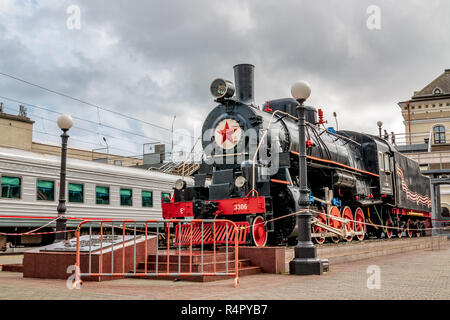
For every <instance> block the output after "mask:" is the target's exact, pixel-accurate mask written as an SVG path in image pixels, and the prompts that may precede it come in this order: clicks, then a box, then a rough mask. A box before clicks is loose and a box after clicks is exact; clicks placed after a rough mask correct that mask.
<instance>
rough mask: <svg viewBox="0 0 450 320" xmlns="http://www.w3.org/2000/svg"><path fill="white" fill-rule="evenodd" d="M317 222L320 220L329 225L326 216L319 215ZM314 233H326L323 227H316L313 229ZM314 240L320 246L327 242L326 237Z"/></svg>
mask: <svg viewBox="0 0 450 320" xmlns="http://www.w3.org/2000/svg"><path fill="white" fill-rule="evenodd" d="M317 220H319V221H320V222H322V223H323V224H327V218H326V217H325V215H324V214H319V215H318V216H317ZM313 232H314V233H322V232H325V230H324V229H323V228H322V227H319V226H314V227H313ZM314 240H315V241H316V242H317V243H318V244H322V243H324V242H325V237H314Z"/></svg>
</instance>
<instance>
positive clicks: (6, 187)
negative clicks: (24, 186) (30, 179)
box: [1, 176, 21, 199]
mask: <svg viewBox="0 0 450 320" xmlns="http://www.w3.org/2000/svg"><path fill="white" fill-rule="evenodd" d="M1 185H2V198H7V199H20V191H21V179H20V178H18V177H7V176H2V179H1Z"/></svg>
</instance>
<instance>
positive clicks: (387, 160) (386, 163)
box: [384, 153, 391, 172]
mask: <svg viewBox="0 0 450 320" xmlns="http://www.w3.org/2000/svg"><path fill="white" fill-rule="evenodd" d="M390 163H391V162H390V158H389V154H387V153H385V154H384V171H386V172H390V171H391V166H390Z"/></svg>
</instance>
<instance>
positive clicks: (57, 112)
mask: <svg viewBox="0 0 450 320" xmlns="http://www.w3.org/2000/svg"><path fill="white" fill-rule="evenodd" d="M0 99H3V100H7V101H11V102H15V103H19V104H22V105H24V106H28V107H31V108H36V109H41V110H45V111H48V112H52V113H56V114H63V113H62V112H59V111H55V110H52V109H49V108H45V107H42V106H38V105H35V104H31V103H28V102H24V101H20V100H17V99H14V98H9V97H5V96H2V95H0ZM72 118H73V119H76V120H80V121H84V122H88V123H90V124H94V125H100V126H103V127H106V128H109V129H113V130H117V131H120V132H123V133H127V134H131V135H134V136H139V137H142V138H145V139H148V140H150V141H153V142H165V143H171V142H170V141H168V140H164V139H155V138H151V137H149V136H146V135H143V134H140V133H137V132H132V131H128V130H124V129H120V128H116V127H113V126H110V125H107V124H104V123H98V122H95V121H92V120H88V119H84V118H80V117H77V116H72ZM96 134H98V133H96Z"/></svg>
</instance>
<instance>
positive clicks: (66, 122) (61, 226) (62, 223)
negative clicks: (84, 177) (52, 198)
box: [55, 114, 73, 242]
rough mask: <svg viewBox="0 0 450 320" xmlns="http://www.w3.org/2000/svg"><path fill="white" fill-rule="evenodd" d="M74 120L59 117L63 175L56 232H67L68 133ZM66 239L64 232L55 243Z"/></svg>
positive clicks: (57, 235)
mask: <svg viewBox="0 0 450 320" xmlns="http://www.w3.org/2000/svg"><path fill="white" fill-rule="evenodd" d="M72 124H73V120H72V117H71V116H70V115H68V114H63V115H61V116H59V117H58V127H59V128H60V129H61V130H62V131H63V134H62V135H61V139H62V144H61V173H60V179H59V203H58V208H57V210H58V218H59V219H58V220H56V231H65V230H66V221H67V219H66V217H65V214H66V161H67V140H68V139H69V135H68V134H67V131H68V130H69V129H70V128H72ZM65 238H66V234H65V233H64V232H59V233H56V237H55V242H59V241H62V240H64V239H65Z"/></svg>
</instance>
